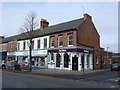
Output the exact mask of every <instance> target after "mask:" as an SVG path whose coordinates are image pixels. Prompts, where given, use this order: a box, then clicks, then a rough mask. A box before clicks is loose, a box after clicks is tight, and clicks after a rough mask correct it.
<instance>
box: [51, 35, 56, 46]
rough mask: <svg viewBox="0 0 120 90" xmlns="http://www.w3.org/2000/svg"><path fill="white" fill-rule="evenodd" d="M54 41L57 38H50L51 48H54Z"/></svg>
mask: <svg viewBox="0 0 120 90" xmlns="http://www.w3.org/2000/svg"><path fill="white" fill-rule="evenodd" d="M54 39H55V37H50V47H54V44H55V43H54V42H55V41H54Z"/></svg>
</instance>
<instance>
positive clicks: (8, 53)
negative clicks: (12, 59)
mask: <svg viewBox="0 0 120 90" xmlns="http://www.w3.org/2000/svg"><path fill="white" fill-rule="evenodd" d="M7 55H8V56H12V55H16V52H7Z"/></svg>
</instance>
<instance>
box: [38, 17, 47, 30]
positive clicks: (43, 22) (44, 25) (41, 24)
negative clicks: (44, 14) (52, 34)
mask: <svg viewBox="0 0 120 90" xmlns="http://www.w3.org/2000/svg"><path fill="white" fill-rule="evenodd" d="M48 25H49V22H48V21H47V20H46V19H43V18H41V21H40V29H41V30H42V29H43V28H44V27H48Z"/></svg>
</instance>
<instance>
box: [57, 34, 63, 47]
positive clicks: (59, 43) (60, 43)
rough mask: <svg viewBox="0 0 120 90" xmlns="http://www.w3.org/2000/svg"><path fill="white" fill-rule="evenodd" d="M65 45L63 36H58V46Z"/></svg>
mask: <svg viewBox="0 0 120 90" xmlns="http://www.w3.org/2000/svg"><path fill="white" fill-rule="evenodd" d="M62 45H63V36H59V37H58V46H62Z"/></svg>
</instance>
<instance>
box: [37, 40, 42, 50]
mask: <svg viewBox="0 0 120 90" xmlns="http://www.w3.org/2000/svg"><path fill="white" fill-rule="evenodd" d="M40 48H41V40H40V39H38V40H37V49H40Z"/></svg>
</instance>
